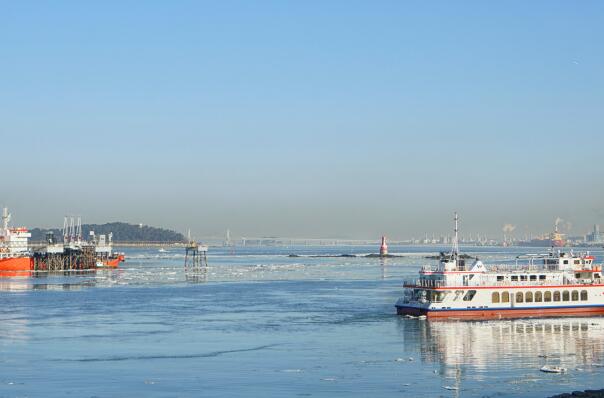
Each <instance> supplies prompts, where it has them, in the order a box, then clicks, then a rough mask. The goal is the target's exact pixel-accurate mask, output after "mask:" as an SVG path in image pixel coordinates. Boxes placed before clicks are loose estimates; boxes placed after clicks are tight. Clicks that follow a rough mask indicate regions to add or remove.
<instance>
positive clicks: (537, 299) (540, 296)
mask: <svg viewBox="0 0 604 398" xmlns="http://www.w3.org/2000/svg"><path fill="white" fill-rule="evenodd" d="M542 301H543V293H541V292H535V303H540V302H542Z"/></svg>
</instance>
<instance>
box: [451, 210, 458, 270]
mask: <svg viewBox="0 0 604 398" xmlns="http://www.w3.org/2000/svg"><path fill="white" fill-rule="evenodd" d="M454 220H455V235H453V250H452V251H451V257H452V259H453V260H455V261H457V259H458V258H459V238H458V233H459V216H458V215H457V212H455V219H454Z"/></svg>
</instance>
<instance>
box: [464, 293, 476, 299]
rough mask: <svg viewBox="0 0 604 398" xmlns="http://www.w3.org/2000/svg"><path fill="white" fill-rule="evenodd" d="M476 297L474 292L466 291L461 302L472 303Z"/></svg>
mask: <svg viewBox="0 0 604 398" xmlns="http://www.w3.org/2000/svg"><path fill="white" fill-rule="evenodd" d="M475 295H476V290H468V292H467V293H466V295H465V296H463V301H472V299H473V298H474V296H475Z"/></svg>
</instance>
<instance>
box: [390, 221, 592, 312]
mask: <svg viewBox="0 0 604 398" xmlns="http://www.w3.org/2000/svg"><path fill="white" fill-rule="evenodd" d="M458 223H459V217H458V216H457V213H455V235H454V240H453V248H452V250H451V253H450V254H443V255H441V257H440V260H439V262H438V265H437V266H436V267H431V266H424V267H422V269H421V270H420V271H419V279H417V280H413V281H405V282H404V289H405V290H404V293H403V297H401V298H400V299H399V300H398V301H397V302H396V311H397V314H399V315H409V316H422V317H423V316H426V317H427V318H471V319H476V318H479V319H480V318H524V317H547V316H555V317H559V316H590V315H604V279H603V278H602V267H601V266H600V265H596V264H594V260H595V258H594V257H593V256H591V255H589V253H585V254H574V253H573V252H572V251H571V252H570V253H563V252H560V251H558V252H554V251H553V250H552V251H551V252H550V253H548V254H546V255H527V256H520V257H519V258H517V259H516V264H515V265H493V266H490V267H489V268H487V266H485V264H483V263H482V262H481V261H480V260H478V258H476V260H475V261H474V262H473V263H472V264H466V259H464V258H462V257H461V256H460V253H459V243H458ZM519 260H526V264H519Z"/></svg>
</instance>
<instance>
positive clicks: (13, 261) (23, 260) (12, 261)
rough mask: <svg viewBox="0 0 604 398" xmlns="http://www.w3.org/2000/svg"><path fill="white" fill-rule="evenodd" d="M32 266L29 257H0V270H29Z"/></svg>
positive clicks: (31, 260)
mask: <svg viewBox="0 0 604 398" xmlns="http://www.w3.org/2000/svg"><path fill="white" fill-rule="evenodd" d="M32 268H33V259H32V258H31V257H11V258H2V259H0V271H30V270H31V269H32Z"/></svg>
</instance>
